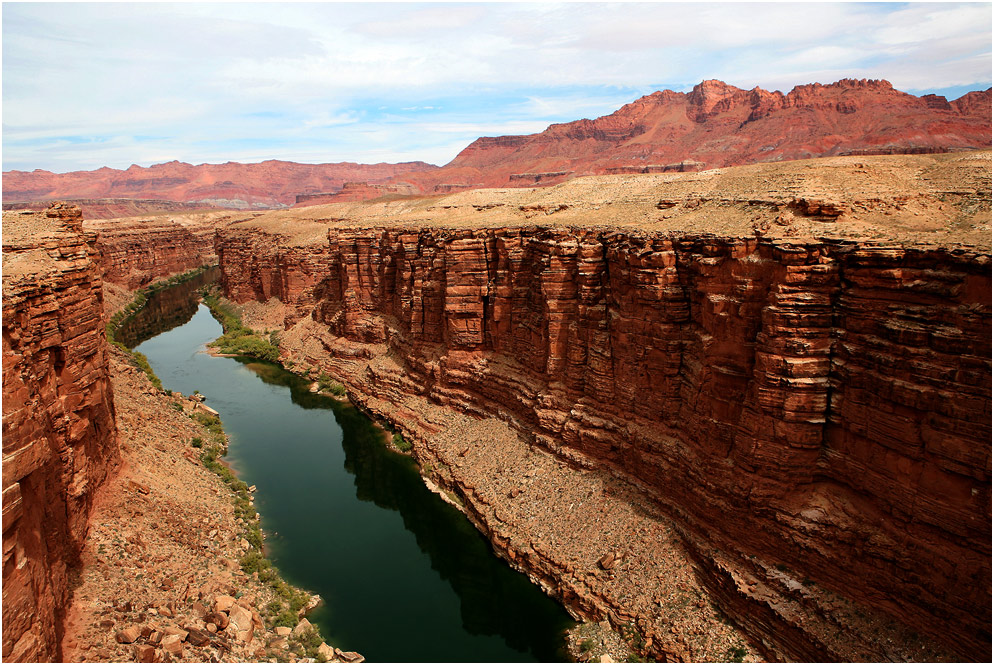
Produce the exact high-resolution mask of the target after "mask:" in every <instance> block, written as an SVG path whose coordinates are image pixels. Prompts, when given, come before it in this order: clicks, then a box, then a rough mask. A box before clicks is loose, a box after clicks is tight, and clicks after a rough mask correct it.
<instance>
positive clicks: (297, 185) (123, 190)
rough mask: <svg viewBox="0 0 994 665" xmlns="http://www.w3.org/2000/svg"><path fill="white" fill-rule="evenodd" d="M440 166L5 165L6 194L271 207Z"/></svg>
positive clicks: (33, 197) (17, 197) (22, 197)
mask: <svg viewBox="0 0 994 665" xmlns="http://www.w3.org/2000/svg"><path fill="white" fill-rule="evenodd" d="M436 168H438V167H436V166H434V165H432V164H426V163H424V162H405V163H403V164H354V163H351V162H341V163H337V164H297V163H295V162H283V161H277V160H272V159H271V160H268V161H265V162H260V163H258V164H239V163H238V162H228V163H226V164H199V165H197V166H194V165H192V164H186V163H184V162H177V161H173V162H168V163H166V164H156V165H154V166H150V167H147V168H146V167H141V166H134V165H133V166H131V167H129V168H128V169H126V170H124V171H121V170H119V169H112V168H108V167H104V168H101V169H97V170H96V171H73V172H70V173H52V172H51V171H42V170H37V169H36V170H34V171H30V172H28V171H6V172H4V174H3V199H4V201H5V202H8V201H41V200H47V199H53V198H65V199H77V198H79V199H99V198H130V199H166V200H169V201H197V202H204V203H206V204H209V205H213V206H215V207H240V208H244V207H256V208H272V207H278V206H280V205H292V204H293V203H294V201H295V200H296V196H297V195H298V194H307V193H311V194H316V193H321V192H333V191H337V190H339V189H341V188H342V185H343V184H344V183H345V182H346V181H350V180H364V181H367V182H383V181H385V180H387V179H388V178H390V177H391V176H393V175H396V174H397V173H400V172H405V171H407V172H413V173H417V172H420V171H424V170H426V169H436Z"/></svg>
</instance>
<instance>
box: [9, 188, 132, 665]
mask: <svg viewBox="0 0 994 665" xmlns="http://www.w3.org/2000/svg"><path fill="white" fill-rule="evenodd" d="M93 241H94V237H93V234H84V232H83V229H82V219H81V215H80V211H79V209H78V208H75V207H69V206H60V205H58V204H56V205H54V206H53V207H52V208H50V209H49V210H48V211H47V212H45V213H32V212H23V213H22V212H14V213H4V216H3V659H4V660H5V661H46V660H58V659H59V658H60V656H61V654H60V651H59V648H58V644H59V639H60V637H61V635H60V633H61V630H62V622H63V616H64V612H65V609H66V603H67V601H68V595H69V569H70V567H71V566H72V565H73V563H74V562H75V561H76V559H77V557H78V554H79V552H80V550H81V548H82V546H83V541H84V538H85V536H86V533H87V521H88V519H89V515H90V509H91V506H92V503H93V500H94V494H95V492H96V491H97V488H98V487H99V486H100V484H101V483H102V482H103V480H104V479H105V478H106V477H107V476H108V475H109V474H111V473H112V471H113V470H114V468H115V467H116V465H117V464H118V462H119V452H118V447H117V433H116V428H115V425H114V407H113V394H112V388H111V384H110V378H109V374H108V359H107V358H108V356H107V343H106V339H105V337H104V326H103V321H102V314H103V312H102V305H103V300H102V295H101V279H100V272H99V270H98V268H97V265H96V263H95V261H94V253H95V251H94V248H93Z"/></svg>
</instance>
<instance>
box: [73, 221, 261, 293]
mask: <svg viewBox="0 0 994 665" xmlns="http://www.w3.org/2000/svg"><path fill="white" fill-rule="evenodd" d="M253 215H254V214H253V213H232V212H209V213H188V214H180V215H160V216H153V217H125V218H120V219H104V220H88V221H87V222H86V223H85V225H84V226H85V228H86V230H87V231H95V232H96V233H97V249H98V250H99V253H100V258H99V262H100V265H101V267H102V269H103V277H104V279H105V280H107V281H108V282H113V283H115V284H120V285H122V286H124V287H125V288H127V289H129V290H134V289H137V288H139V287H142V286H145V285H146V284H149V283H151V282H154V281H155V280H157V279H159V278H162V277H167V276H169V275H173V274H175V273H179V272H184V271H186V270H190V269H191V268H198V267H200V266H202V265H205V264H214V263H216V262H217V254H215V252H214V233H215V231H216V229H217V228H218V227H220V226H224V225H226V224H231V223H234V222H237V221H244V220H246V219H251V218H252V217H253Z"/></svg>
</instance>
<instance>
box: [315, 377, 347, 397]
mask: <svg viewBox="0 0 994 665" xmlns="http://www.w3.org/2000/svg"><path fill="white" fill-rule="evenodd" d="M318 388H319V389H320V390H321V391H322V392H325V391H327V392H329V393H331V394H332V395H335V396H336V397H344V396H345V394H346V390H345V386H343V385H342V384H340V383H339V382H338V381H335V380H334V379H332V378H331V377H330V376H328V375H327V374H324V373H323V372H322V374H321V376H319V377H318Z"/></svg>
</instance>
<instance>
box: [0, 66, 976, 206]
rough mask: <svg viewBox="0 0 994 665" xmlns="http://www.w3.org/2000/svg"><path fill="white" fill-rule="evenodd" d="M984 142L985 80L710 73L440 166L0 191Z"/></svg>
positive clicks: (283, 186) (286, 200)
mask: <svg viewBox="0 0 994 665" xmlns="http://www.w3.org/2000/svg"><path fill="white" fill-rule="evenodd" d="M990 147H991V89H990V88H988V89H987V90H985V91H975V92H969V93H967V94H965V95H963V96H962V97H960V98H958V99H955V100H953V101H948V100H947V99H946V98H944V97H941V96H938V95H924V96H921V97H918V96H915V95H911V94H908V93H905V92H901V91H899V90H895V89H894V87H893V86H892V85H891V84H890V83H889V82H887V81H884V80H872V79H859V80H857V79H843V80H841V81H837V82H835V83H832V84H829V85H822V84H820V83H812V84H808V85H800V86H797V87H795V88H794V89H793V90H791V91H790V92H789V93H787V94H783V93H781V92H779V91H773V92H770V91H767V90H763V89H761V88H758V87H756V88H753V89H752V90H744V89H741V88H737V87H735V86H732V85H728V84H726V83H723V82H721V81H716V80H709V81H703V82H701V83H700V84H698V85H696V86H694V88H693V90H691V91H690V92H688V93H681V92H673V91H671V90H663V91H660V92H654V93H652V94H650V95H647V96H645V97H642V98H640V99H637V100H635V101H634V102H632V103H630V104H626V105H625V106H623V107H622V108H620V109H618V110H617V111H615V112H614V113H611V114H610V115H606V116H603V117H600V118H596V119H594V120H586V119H584V120H577V121H574V122H568V123H561V124H554V125H551V126H549V127H548V128H547V129H546V130H545V131H543V132H539V133H537V134H528V135H521V136H497V137H481V138H479V139H477V140H476V141H474V142H473V143H471V144H470V145H469V146H467V147H466V148H465V149H463V150H462V151H461V152H460V153H459V154H458V155H457V156H456V157H455V159H453V160H452V161H451V162H450V163H448V164H446V165H445V166H442V167H436V166H433V165H430V164H426V163H424V162H408V163H403V164H372V165H366V164H354V163H340V164H316V165H311V164H297V163H294V162H285V161H276V160H270V161H265V162H260V163H258V164H238V163H234V162H228V163H227V164H201V165H198V166H192V165H190V164H185V163H182V162H169V163H167V164H157V165H155V166H151V167H147V168H145V167H139V166H132V167H130V168H128V169H126V170H123V171H121V170H116V169H110V168H106V167H105V168H102V169H97V170H95V171H76V172H72V173H63V174H57V173H51V172H48V171H40V170H35V171H31V172H25V171H7V172H5V173H4V174H3V176H4V178H3V198H4V202H5V203H7V202H9V201H27V200H31V201H41V200H50V199H53V198H87V199H95V198H101V197H116V198H141V199H167V200H171V201H183V202H197V203H200V204H204V205H214V206H217V207H243V208H244V207H257V208H265V207H280V206H285V205H292V204H294V203H298V202H299V203H300V204H307V205H311V204H314V203H321V202H326V201H335V200H356V199H365V198H374V197H377V196H382V195H394V196H396V195H404V194H437V193H445V192H451V191H458V190H464V189H472V188H477V187H515V186H535V185H545V184H554V183H557V182H562V181H563V180H566V179H569V178H573V177H577V176H581V175H592V174H605V173H655V172H666V171H697V170H703V169H711V168H719V167H723V166H737V165H742V164H750V163H757V162H770V161H784V160H795V159H806V158H811V157H824V156H832V155H844V154H891V153H894V154H901V153H928V152H946V151H950V150H968V149H982V148H990ZM346 183H348V186H346Z"/></svg>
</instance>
